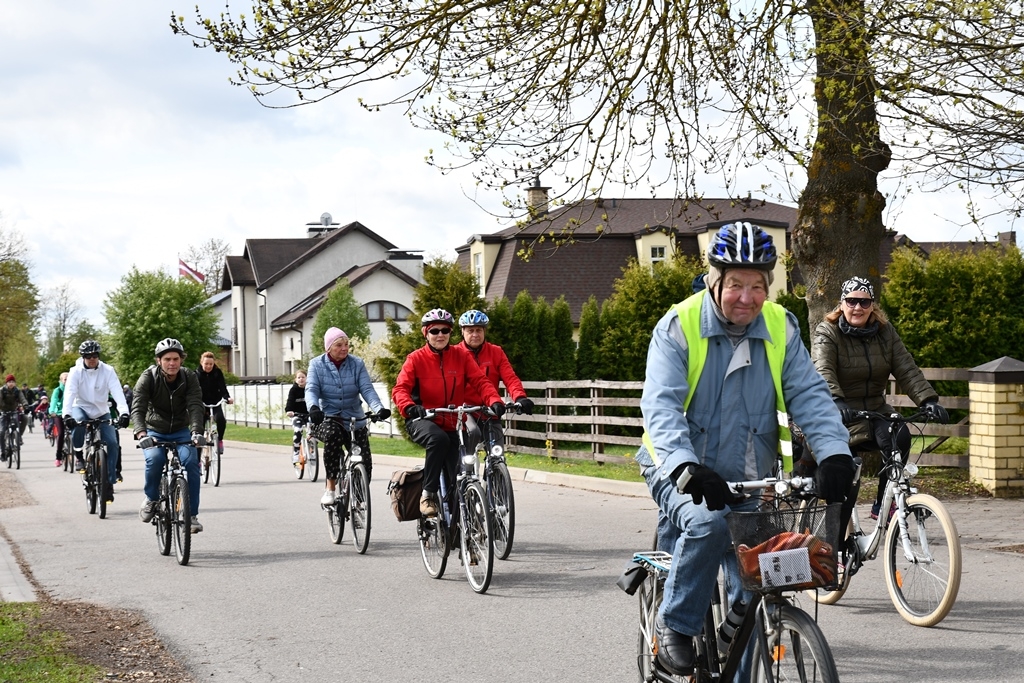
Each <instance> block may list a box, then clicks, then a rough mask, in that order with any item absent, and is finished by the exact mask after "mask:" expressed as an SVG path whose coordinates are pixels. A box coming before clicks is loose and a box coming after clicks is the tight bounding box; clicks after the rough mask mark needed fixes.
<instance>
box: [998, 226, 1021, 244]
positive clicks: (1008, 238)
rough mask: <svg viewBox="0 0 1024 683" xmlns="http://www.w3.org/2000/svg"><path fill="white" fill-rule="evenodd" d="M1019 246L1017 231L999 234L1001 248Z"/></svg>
mask: <svg viewBox="0 0 1024 683" xmlns="http://www.w3.org/2000/svg"><path fill="white" fill-rule="evenodd" d="M1015 244H1017V231H1016V230H1011V231H1010V232H1001V233H999V246H1001V247H1012V246H1013V245H1015Z"/></svg>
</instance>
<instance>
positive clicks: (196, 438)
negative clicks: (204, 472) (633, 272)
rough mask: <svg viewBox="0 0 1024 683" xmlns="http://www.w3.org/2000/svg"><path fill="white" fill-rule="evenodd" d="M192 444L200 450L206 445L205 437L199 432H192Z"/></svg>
mask: <svg viewBox="0 0 1024 683" xmlns="http://www.w3.org/2000/svg"><path fill="white" fill-rule="evenodd" d="M192 443H193V444H195V446H196V448H202V447H203V446H205V445H206V437H205V436H203V435H202V434H200V433H199V432H192Z"/></svg>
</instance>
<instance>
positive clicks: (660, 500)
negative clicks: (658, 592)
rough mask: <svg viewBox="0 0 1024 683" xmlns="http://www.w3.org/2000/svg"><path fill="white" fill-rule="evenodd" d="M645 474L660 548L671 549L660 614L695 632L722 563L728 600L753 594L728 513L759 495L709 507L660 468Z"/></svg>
mask: <svg viewBox="0 0 1024 683" xmlns="http://www.w3.org/2000/svg"><path fill="white" fill-rule="evenodd" d="M644 479H646V480H647V488H648V489H650V491H651V496H652V497H653V498H654V502H656V503H657V504H658V511H659V514H658V549H659V550H664V551H666V552H669V553H672V569H671V570H670V571H669V573H668V578H667V579H666V581H665V593H664V597H663V599H662V602H661V609H660V610H659V611H658V614H659V616H660V617H661V618H662V620H663V621H664V622H665V625H666V626H668V627H669V628H670V629H672V630H673V631H677V632H679V633H682V634H684V635H689V636H695V635H697V634H698V633H700V631H701V629H702V628H703V627H704V615H705V614H707V611H708V606H709V605H710V604H711V595H712V593H713V592H714V589H715V583H716V582H717V581H718V569H719V567H722V568H723V569H724V570H725V583H726V590H727V592H728V595H729V604H730V605H731V604H733V603H734V602H735V601H736V600H740V599H742V600H744V601H746V602H747V603H749V602H750V599H751V597H752V596H751V594H750V593H749V592H747V591H745V590H743V588H742V586H741V584H740V576H739V570H738V568H737V565H736V555H735V553H734V552H733V550H732V540H731V539H730V537H729V527H728V525H727V524H726V521H725V516H726V515H727V514H728V513H729V512H730V510H731V509H735V510H751V509H754V508H756V507H757V500H756V499H750V500H747V501H744V502H743V503H740V504H738V505H734V506H732V508H729V507H726V509H724V510H717V511H715V512H711V511H710V510H708V509H707V507H705V506H704V504H701V505H696V504H694V502H693V498H692V497H690V495H689V494H685V493H679V491H678V490H677V489H676V484H675V482H674V481H672V480H671V479H670V478H668V477H662V476H661V473H660V472H659V470H658V468H657V467H647V468H645V469H644ZM753 644H754V640H753V639H751V641H750V646H751V647H748V649H747V652H746V655H745V656H744V659H743V663H742V664H741V666H740V669H739V671H738V672H737V677H736V680H738V681H746V680H749V679H750V662H751V655H752V649H753V648H752V646H753Z"/></svg>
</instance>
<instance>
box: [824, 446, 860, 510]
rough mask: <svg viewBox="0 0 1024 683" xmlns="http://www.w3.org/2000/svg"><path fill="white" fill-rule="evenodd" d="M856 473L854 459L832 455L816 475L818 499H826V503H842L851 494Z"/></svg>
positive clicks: (841, 455) (843, 455)
mask: <svg viewBox="0 0 1024 683" xmlns="http://www.w3.org/2000/svg"><path fill="white" fill-rule="evenodd" d="M855 472H856V467H854V464H853V458H851V457H850V456H848V455H846V454H839V455H830V456H829V457H827V458H825V459H824V460H822V461H821V463H820V464H819V465H818V471H817V472H815V473H814V485H815V486H816V487H817V488H818V497H819V498H824V499H825V502H826V503H842V502H843V501H844V500H846V496H847V495H848V494H849V493H850V485H851V484H853V475H854V473H855Z"/></svg>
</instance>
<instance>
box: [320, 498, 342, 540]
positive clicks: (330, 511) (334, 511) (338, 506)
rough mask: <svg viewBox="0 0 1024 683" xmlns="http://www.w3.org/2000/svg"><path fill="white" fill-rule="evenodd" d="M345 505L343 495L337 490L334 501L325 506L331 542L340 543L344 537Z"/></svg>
mask: <svg viewBox="0 0 1024 683" xmlns="http://www.w3.org/2000/svg"><path fill="white" fill-rule="evenodd" d="M346 507H347V501H346V500H345V496H344V495H343V494H342V493H341V492H339V493H338V497H337V498H335V499H334V502H333V503H332V504H331V505H328V506H327V507H326V508H325V509H326V510H327V524H328V526H330V530H331V542H332V543H334V544H335V545H338V544H339V543H341V540H342V539H343V538H344V537H345V509H346Z"/></svg>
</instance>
